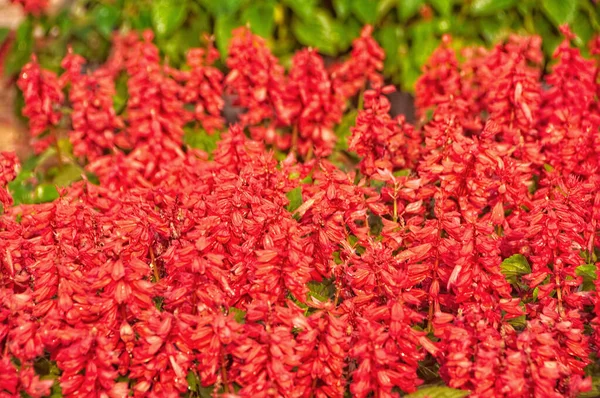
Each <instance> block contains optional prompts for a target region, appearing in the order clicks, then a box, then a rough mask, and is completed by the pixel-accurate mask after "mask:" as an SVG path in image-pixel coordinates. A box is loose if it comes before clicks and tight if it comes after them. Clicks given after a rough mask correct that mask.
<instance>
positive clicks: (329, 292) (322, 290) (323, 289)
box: [308, 279, 335, 303]
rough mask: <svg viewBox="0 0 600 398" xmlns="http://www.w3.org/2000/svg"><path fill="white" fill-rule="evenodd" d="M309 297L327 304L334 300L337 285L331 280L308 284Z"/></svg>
mask: <svg viewBox="0 0 600 398" xmlns="http://www.w3.org/2000/svg"><path fill="white" fill-rule="evenodd" d="M308 296H309V297H311V296H312V297H314V298H315V299H317V300H318V301H320V302H322V303H325V302H327V301H329V300H332V299H333V298H334V296H335V285H334V284H333V281H332V280H331V279H324V280H323V281H321V282H308Z"/></svg>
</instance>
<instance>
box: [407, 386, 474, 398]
mask: <svg viewBox="0 0 600 398" xmlns="http://www.w3.org/2000/svg"><path fill="white" fill-rule="evenodd" d="M468 395H469V392H468V391H464V390H457V389H454V388H450V387H443V386H424V387H421V388H419V390H418V391H416V392H413V393H412V394H408V395H405V396H404V397H405V398H463V397H466V396H468Z"/></svg>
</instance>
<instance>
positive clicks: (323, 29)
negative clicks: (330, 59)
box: [292, 10, 342, 55]
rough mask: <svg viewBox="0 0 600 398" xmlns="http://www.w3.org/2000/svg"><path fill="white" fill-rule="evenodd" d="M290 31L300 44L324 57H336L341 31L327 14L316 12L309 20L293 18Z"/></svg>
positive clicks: (320, 11)
mask: <svg viewBox="0 0 600 398" xmlns="http://www.w3.org/2000/svg"><path fill="white" fill-rule="evenodd" d="M292 30H293V31H294V34H295V35H296V38H297V39H298V41H299V42H300V43H301V44H303V45H305V46H310V47H314V48H317V49H318V50H319V51H320V52H322V53H323V54H326V55H337V52H338V47H339V44H340V42H341V38H340V32H341V31H342V29H341V28H340V26H338V23H337V22H336V21H335V20H334V19H333V17H332V16H331V14H330V13H329V12H327V11H325V10H317V11H315V13H314V15H313V17H312V18H310V19H309V20H302V19H298V18H294V21H293V22H292Z"/></svg>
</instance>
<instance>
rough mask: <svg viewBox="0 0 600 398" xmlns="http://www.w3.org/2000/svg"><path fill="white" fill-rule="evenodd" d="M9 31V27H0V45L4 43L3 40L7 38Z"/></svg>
mask: <svg viewBox="0 0 600 398" xmlns="http://www.w3.org/2000/svg"><path fill="white" fill-rule="evenodd" d="M9 33H10V29H8V28H0V46H1V45H3V44H4V41H5V40H6V39H7V38H8V34H9Z"/></svg>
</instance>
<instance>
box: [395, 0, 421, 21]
mask: <svg viewBox="0 0 600 398" xmlns="http://www.w3.org/2000/svg"><path fill="white" fill-rule="evenodd" d="M422 4H423V0H398V17H399V18H400V20H401V21H406V20H407V19H409V18H411V17H413V16H414V15H416V14H417V12H419V7H421V5H422Z"/></svg>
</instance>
